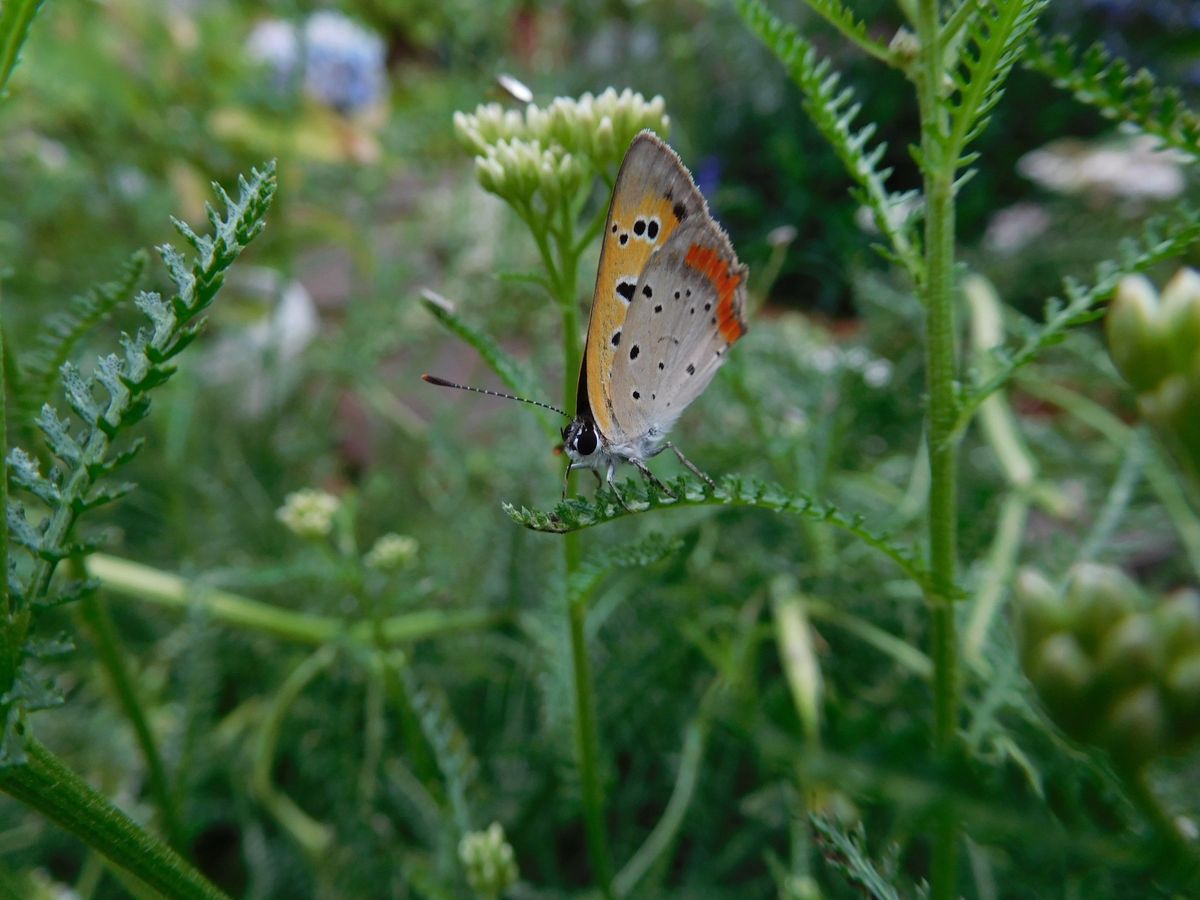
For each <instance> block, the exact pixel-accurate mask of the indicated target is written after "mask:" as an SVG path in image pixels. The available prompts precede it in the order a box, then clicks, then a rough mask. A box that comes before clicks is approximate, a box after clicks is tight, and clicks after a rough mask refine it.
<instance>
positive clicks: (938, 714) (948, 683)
mask: <svg viewBox="0 0 1200 900" xmlns="http://www.w3.org/2000/svg"><path fill="white" fill-rule="evenodd" d="M939 32H940V23H939V21H938V3H937V0H919V2H918V4H917V37H918V39H919V41H920V44H921V56H920V71H919V75H918V78H917V86H918V92H919V105H920V112H921V144H922V150H923V153H924V157H925V165H924V167H923V168H924V188H925V270H926V278H925V284H924V287H925V297H924V299H925V316H926V320H925V321H926V335H925V347H926V350H925V352H926V372H925V378H926V389H927V393H928V403H929V428H928V440H929V468H930V485H929V570H930V576H931V581H932V590H931V591H930V592H929V593H928V601H929V609H930V616H931V627H930V641H931V653H930V655H931V656H932V657H933V702H934V732H933V744H934V750H935V753H936V754H937V755H938V756H939V757H942V758H945V757H947V756H949V755H951V753H952V752H953V749H954V743H955V736H956V733H957V726H958V679H957V674H958V673H957V667H958V661H957V638H956V636H955V628H954V594H955V590H954V584H955V578H956V566H957V556H958V549H957V538H958V510H957V488H958V445H957V442H956V441H954V440H953V439H951V432H952V430H953V428H954V422H955V417H956V412H957V411H956V408H955V407H956V398H955V384H956V379H957V368H958V360H957V346H956V342H957V327H956V321H955V320H956V316H955V297H954V172H955V167H956V165H957V153H956V152H952V153H945V151H944V148H941V147H939V146H938V135H939V134H941V133H942V132H943V129H944V119H945V110H944V106H943V104H942V99H941V92H942V90H943V76H944V69H943V59H942V46H941V40H940V35H939ZM957 845H958V825H957V822H956V821H955V818H954V815H953V812H952V811H951V810H949V809H945V810H944V811H942V812H941V813H939V815H938V818H937V823H936V826H935V832H934V842H933V862H932V872H931V879H930V880H931V883H932V888H933V897H934V898H936V900H951V898H953V897H955V896H957V891H956V888H955V880H956V878H955V876H956V869H957V860H956V856H957Z"/></svg>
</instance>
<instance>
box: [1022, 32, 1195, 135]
mask: <svg viewBox="0 0 1200 900" xmlns="http://www.w3.org/2000/svg"><path fill="white" fill-rule="evenodd" d="M1025 65H1026V66H1028V67H1029V68H1030V69H1033V70H1034V71H1037V72H1040V73H1041V74H1043V75H1045V76H1046V77H1047V78H1049V79H1051V80H1052V81H1053V82H1054V84H1056V85H1057V86H1058V87H1060V88H1063V89H1065V90H1068V91H1070V92H1071V93H1072V94H1073V95H1074V96H1075V99H1077V100H1078V101H1079V102H1080V103H1084V104H1087V105H1088V106H1091V107H1094V108H1095V109H1098V110H1099V111H1100V113H1101V114H1102V115H1104V116H1105V117H1106V118H1109V119H1112V120H1114V121H1118V122H1125V123H1128V124H1130V125H1133V126H1135V127H1137V128H1139V129H1140V130H1142V131H1144V132H1145V133H1146V134H1149V135H1153V136H1154V137H1156V138H1158V139H1159V140H1161V141H1162V142H1163V143H1164V144H1166V145H1167V146H1169V147H1173V148H1175V149H1176V150H1181V151H1183V152H1184V153H1187V154H1188V155H1189V156H1192V157H1193V158H1196V157H1200V116H1197V114H1196V113H1195V112H1194V111H1193V110H1192V109H1191V108H1189V107H1188V106H1187V104H1186V103H1184V101H1183V98H1182V96H1181V95H1180V93H1179V91H1178V90H1176V89H1175V88H1170V87H1168V88H1163V87H1159V86H1158V84H1157V82H1156V81H1155V78H1154V76H1153V74H1151V73H1150V72H1149V71H1147V70H1146V69H1141V70H1139V71H1137V72H1133V70H1132V67H1131V66H1130V65H1129V63H1127V62H1126V61H1125V60H1123V59H1121V58H1120V57H1117V56H1113V55H1111V54H1110V53H1109V51H1108V49H1107V48H1106V47H1105V46H1104V45H1103V44H1100V43H1096V44H1093V45H1092V46H1091V47H1089V48H1088V49H1087V50H1084V51H1080V50H1079V49H1078V48H1077V47H1076V46H1075V45H1074V44H1073V43H1072V42H1071V41H1070V39H1068V38H1066V37H1064V36H1062V35H1057V36H1055V37H1053V38H1051V39H1049V40H1047V39H1046V38H1044V37H1041V36H1039V38H1038V39H1037V40H1036V41H1034V42H1032V44H1031V46H1030V48H1029V52H1028V53H1027V55H1026V57H1025Z"/></svg>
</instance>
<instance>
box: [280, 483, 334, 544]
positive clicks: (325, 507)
mask: <svg viewBox="0 0 1200 900" xmlns="http://www.w3.org/2000/svg"><path fill="white" fill-rule="evenodd" d="M340 506H341V501H339V500H338V498H337V497H335V496H333V494H328V493H326V492H325V491H317V490H313V489H311V488H305V489H304V490H300V491H294V492H293V493H291V494H288V495H287V497H285V498H284V500H283V506H281V507H279V509H277V510H275V518H276V519H278V520H279V521H280V522H282V523H283V526H284V527H285V528H287V529H288V530H289V531H291V532H292V533H293V534H296V535H299V536H300V537H303V538H319V537H325V536H326V535H327V534H329V532H330V531H332V530H333V517H334V516H335V515H336V514H337V511H338V508H339V507H340Z"/></svg>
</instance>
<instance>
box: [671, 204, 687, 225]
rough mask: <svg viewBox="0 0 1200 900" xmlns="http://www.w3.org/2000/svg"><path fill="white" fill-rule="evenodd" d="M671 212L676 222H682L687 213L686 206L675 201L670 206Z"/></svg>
mask: <svg viewBox="0 0 1200 900" xmlns="http://www.w3.org/2000/svg"><path fill="white" fill-rule="evenodd" d="M671 212H672V214H674V216H675V221H677V222H682V221H683V220H684V219H686V218H687V214H688V211H687V207H686V206H684V205H683V204H682V203H676V204H675V205H674V206H672V207H671Z"/></svg>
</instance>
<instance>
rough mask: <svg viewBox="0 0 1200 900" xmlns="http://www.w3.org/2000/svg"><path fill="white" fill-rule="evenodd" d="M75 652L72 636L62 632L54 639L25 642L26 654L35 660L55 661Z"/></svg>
mask: <svg viewBox="0 0 1200 900" xmlns="http://www.w3.org/2000/svg"><path fill="white" fill-rule="evenodd" d="M74 650H75V642H74V641H73V640H71V637H70V635H68V634H67V633H66V632H62V633H61V634H59V635H58V636H57V637H52V638H29V639H28V640H27V641H25V654H26V655H27V656H31V657H33V658H34V659H53V658H54V657H58V656H66V655H67V654H69V653H73V652H74Z"/></svg>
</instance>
